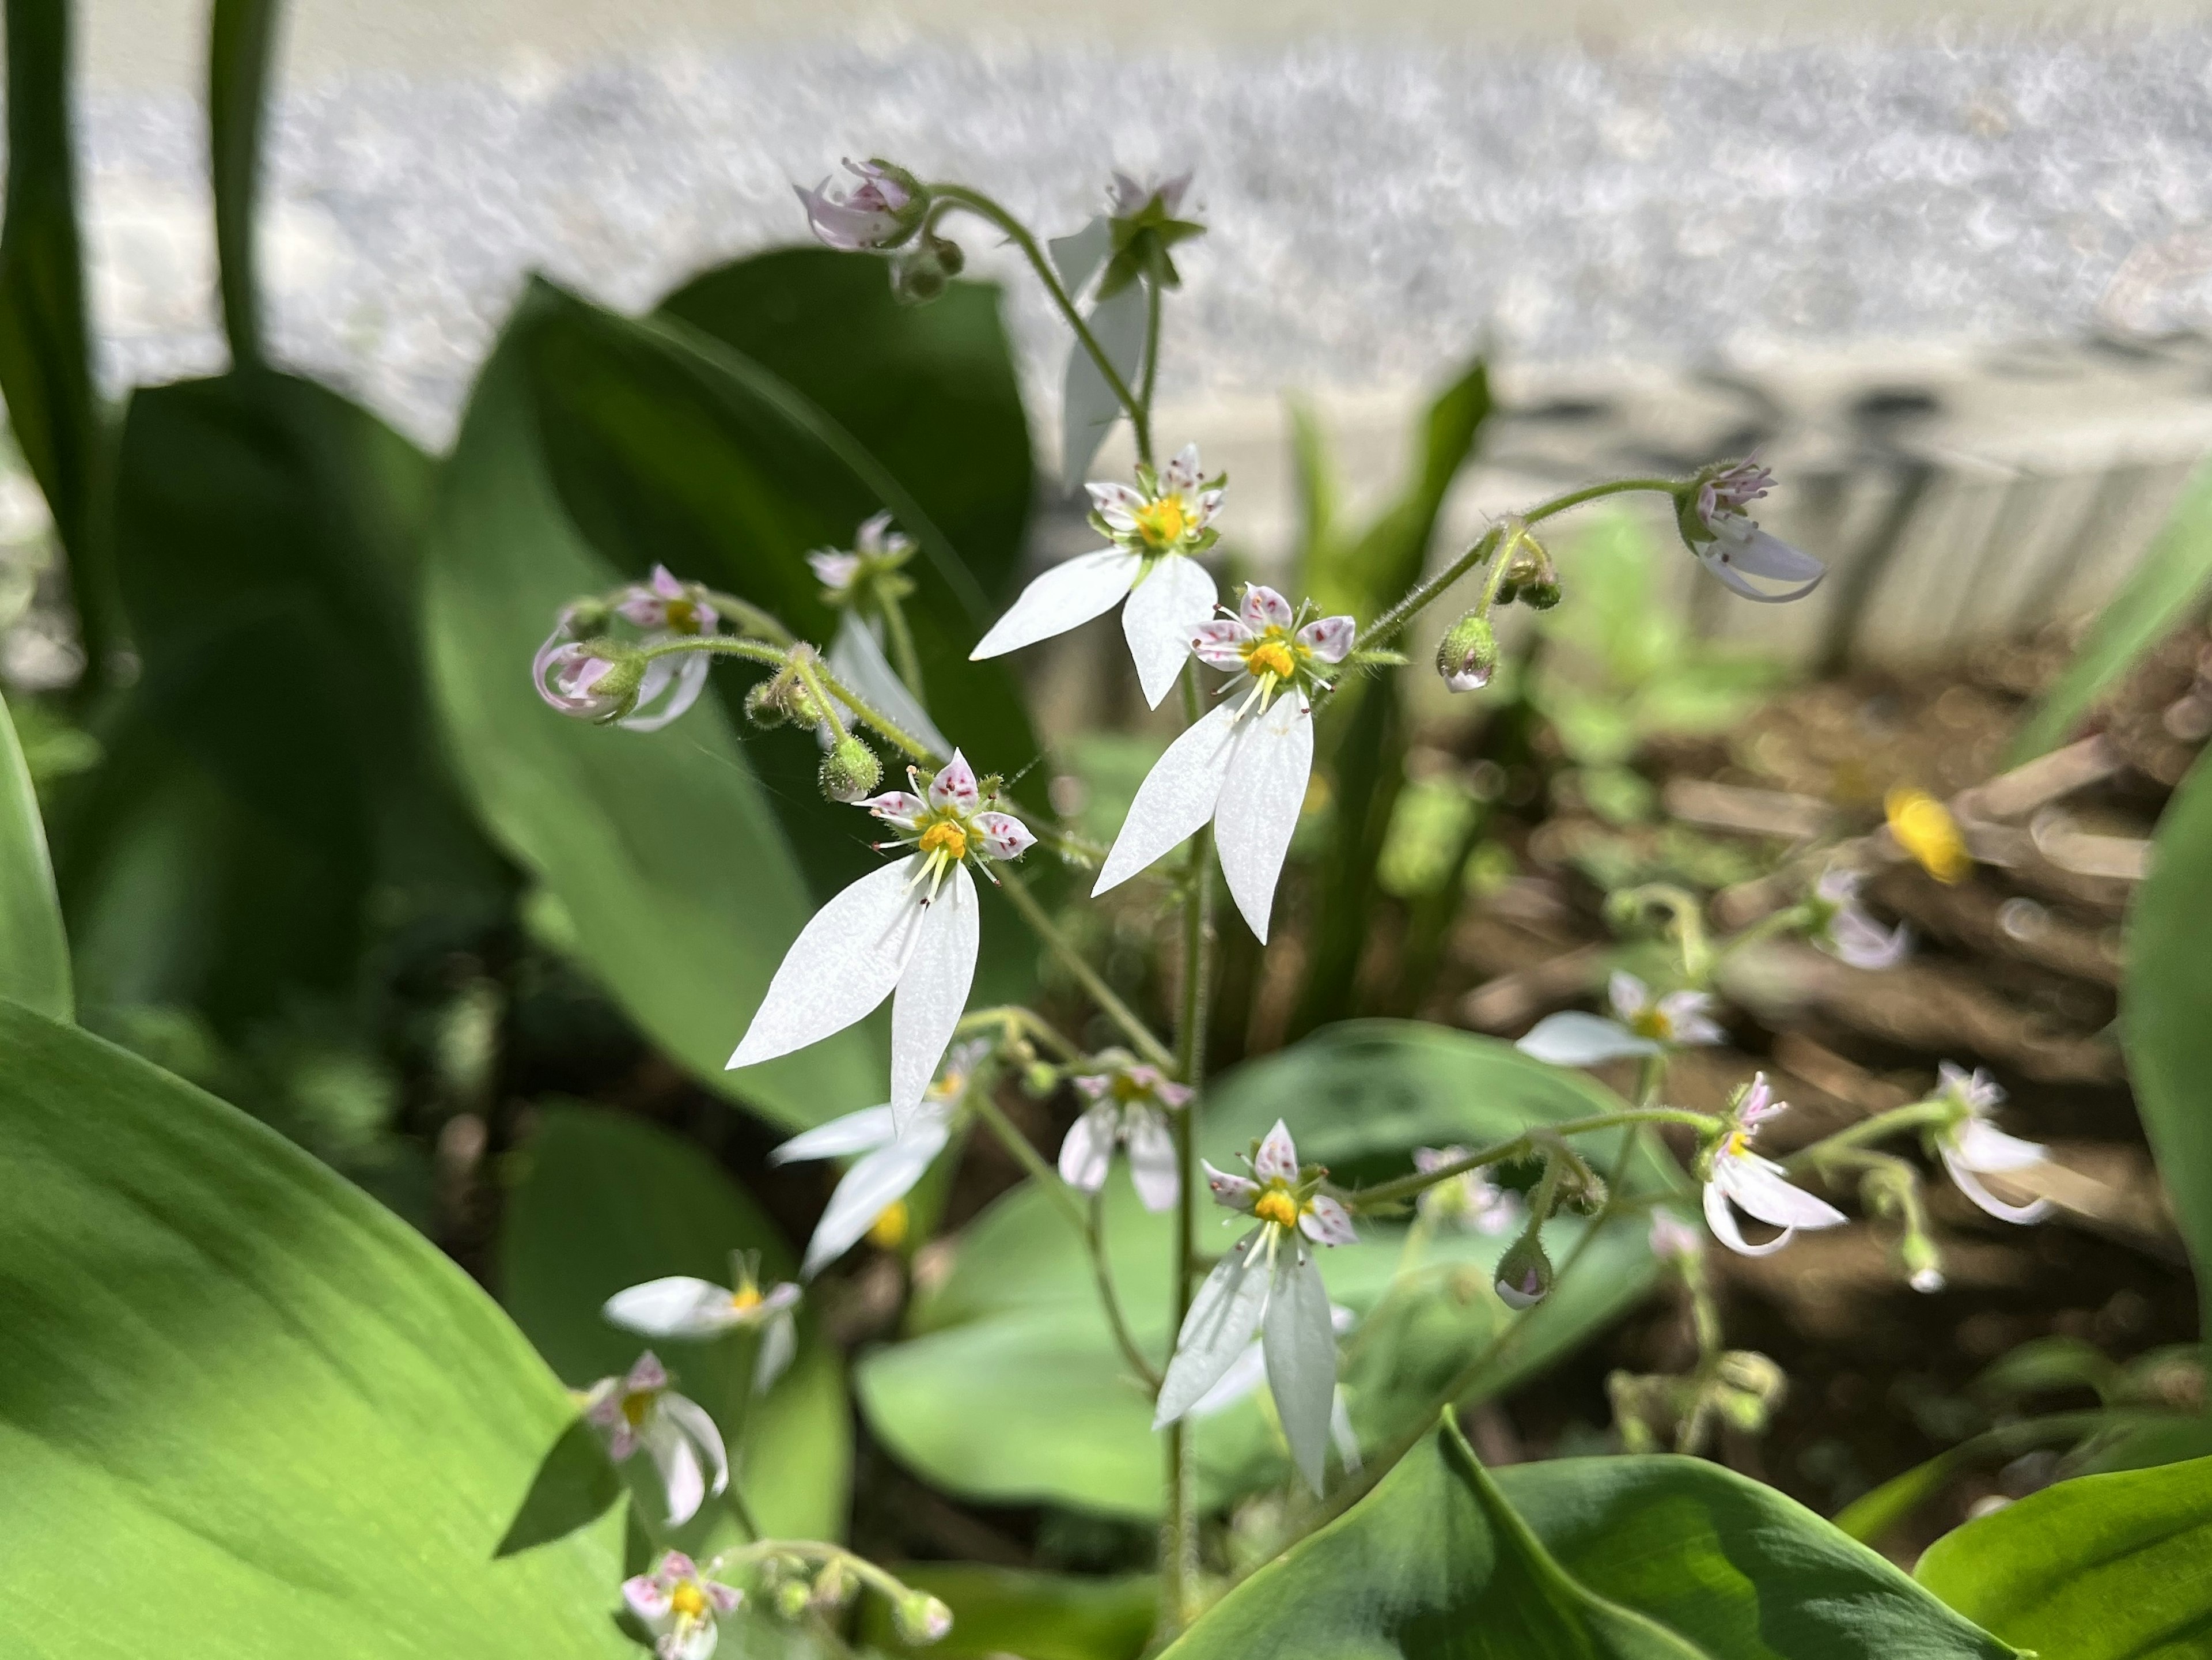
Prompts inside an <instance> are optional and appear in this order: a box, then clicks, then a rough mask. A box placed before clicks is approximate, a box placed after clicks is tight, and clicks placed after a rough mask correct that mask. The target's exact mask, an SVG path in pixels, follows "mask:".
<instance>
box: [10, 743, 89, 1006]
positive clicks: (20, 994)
mask: <svg viewBox="0 0 2212 1660" xmlns="http://www.w3.org/2000/svg"><path fill="white" fill-rule="evenodd" d="M0 997H5V998H9V999H11V1000H14V1001H15V1002H18V1003H21V1004H22V1005H23V1006H25V1007H27V1008H33V1009H36V1010H37V1011H38V1012H40V1013H41V1014H43V1015H46V1016H48V1017H50V1018H53V1019H56V1020H67V1019H69V1018H70V1016H71V1015H72V1013H73V1012H75V999H74V997H73V995H72V994H71V992H70V952H69V937H68V936H67V935H66V934H64V933H63V932H62V909H61V904H60V903H59V902H58V900H57V899H56V898H55V897H54V870H53V866H52V863H51V862H50V861H49V860H47V857H46V827H45V825H44V824H42V823H41V822H40V818H39V798H38V795H37V794H36V792H34V791H33V789H32V787H31V772H30V769H29V768H27V767H26V766H25V765H24V764H23V747H22V745H21V744H19V743H17V742H16V741H15V721H13V720H12V719H11V718H10V717H9V714H8V710H7V706H6V705H5V704H4V703H0Z"/></svg>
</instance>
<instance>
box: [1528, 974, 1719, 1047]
mask: <svg viewBox="0 0 2212 1660" xmlns="http://www.w3.org/2000/svg"><path fill="white" fill-rule="evenodd" d="M1607 1000H1608V1001H1609V1002H1610V1003H1611V1004H1612V1005H1613V1018H1611V1019H1609V1020H1608V1019H1607V1018H1605V1017H1604V1016H1602V1015H1596V1014H1585V1013H1583V1012H1581V1011H1580V1010H1577V1009H1569V1010H1566V1011H1565V1012H1561V1013H1559V1014H1548V1015H1546V1016H1545V1017H1544V1018H1542V1019H1541V1020H1539V1021H1538V1022H1537V1023H1536V1024H1535V1025H1534V1026H1532V1027H1530V1028H1529V1030H1528V1034H1527V1035H1526V1036H1525V1037H1522V1039H1521V1041H1520V1042H1519V1043H1516V1044H1515V1045H1514V1047H1515V1048H1516V1049H1519V1050H1520V1051H1521V1052H1522V1054H1523V1055H1534V1056H1535V1057H1536V1059H1538V1060H1539V1061H1550V1062H1551V1063H1552V1064H1553V1066H1558V1067H1594V1066H1595V1065H1597V1064H1598V1062H1600V1061H1614V1060H1619V1059H1620V1057H1621V1056H1623V1055H1658V1054H1660V1053H1662V1052H1663V1051H1664V1050H1667V1049H1687V1048H1691V1047H1692V1046H1696V1045H1702V1044H1708V1043H1725V1042H1727V1041H1728V1034H1727V1033H1726V1032H1725V1031H1722V1030H1721V1027H1720V1024H1719V1022H1717V1021H1716V1020H1715V1019H1714V1018H1712V1011H1713V1007H1714V1003H1713V999H1712V995H1711V993H1709V992H1702V991H1670V992H1668V994H1666V995H1665V996H1664V997H1662V998H1660V999H1659V1000H1657V1001H1656V1002H1654V1001H1653V1000H1652V998H1651V988H1650V987H1649V986H1647V985H1645V984H1644V982H1642V981H1641V980H1638V978H1637V977H1636V976H1634V975H1632V974H1620V973H1616V974H1615V975H1614V976H1613V980H1612V982H1611V984H1610V985H1609V986H1608V987H1607Z"/></svg>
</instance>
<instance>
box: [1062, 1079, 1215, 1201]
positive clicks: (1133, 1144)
mask: <svg viewBox="0 0 2212 1660" xmlns="http://www.w3.org/2000/svg"><path fill="white" fill-rule="evenodd" d="M1098 1058H1099V1059H1100V1060H1101V1061H1103V1062H1104V1063H1105V1070H1103V1071H1102V1072H1097V1073H1085V1074H1081V1075H1079V1076H1078V1077H1077V1078H1076V1079H1074V1083H1075V1087H1076V1088H1077V1089H1078V1090H1079V1091H1081V1092H1082V1094H1083V1095H1084V1097H1085V1098H1086V1099H1087V1100H1088V1101H1089V1102H1090V1103H1091V1105H1090V1106H1089V1107H1088V1108H1087V1109H1085V1112H1084V1114H1083V1116H1081V1117H1080V1118H1079V1119H1077V1120H1076V1121H1075V1124H1074V1127H1073V1128H1071V1129H1070V1130H1069V1131H1068V1132H1067V1136H1066V1140H1063V1141H1062V1142H1061V1143H1060V1179H1061V1180H1062V1181H1064V1182H1066V1183H1067V1184H1068V1185H1069V1186H1070V1187H1072V1188H1080V1189H1083V1190H1084V1191H1085V1193H1096V1192H1097V1191H1098V1190H1099V1189H1101V1188H1103V1187H1104V1186H1105V1185H1106V1171H1107V1168H1108V1166H1109V1164H1111V1163H1112V1160H1113V1157H1114V1149H1115V1147H1117V1146H1124V1147H1127V1149H1128V1153H1129V1180H1130V1182H1131V1183H1133V1184H1134V1186H1135V1188H1136V1189H1137V1197H1138V1198H1139V1200H1141V1201H1143V1203H1144V1206H1145V1208H1146V1210H1172V1209H1173V1208H1174V1207H1175V1202H1176V1199H1177V1198H1178V1197H1180V1196H1181V1195H1182V1178H1181V1176H1180V1175H1179V1173H1178V1172H1177V1170H1176V1144H1175V1131H1174V1130H1173V1129H1172V1128H1170V1120H1169V1115H1170V1113H1173V1112H1177V1111H1180V1110H1182V1108H1183V1107H1185V1106H1187V1105H1188V1104H1189V1103H1190V1091H1188V1089H1186V1088H1185V1087H1184V1086H1183V1085H1181V1084H1178V1083H1176V1082H1174V1081H1173V1080H1172V1079H1170V1078H1169V1077H1168V1076H1167V1074H1166V1073H1163V1072H1162V1071H1161V1070H1160V1069H1159V1068H1158V1067H1150V1066H1146V1065H1144V1064H1143V1063H1142V1062H1140V1061H1138V1060H1137V1059H1136V1058H1135V1057H1134V1056H1133V1055H1128V1054H1127V1053H1126V1052H1123V1051H1118V1050H1109V1051H1108V1052H1107V1053H1106V1054H1104V1055H1100V1056H1099V1057H1098Z"/></svg>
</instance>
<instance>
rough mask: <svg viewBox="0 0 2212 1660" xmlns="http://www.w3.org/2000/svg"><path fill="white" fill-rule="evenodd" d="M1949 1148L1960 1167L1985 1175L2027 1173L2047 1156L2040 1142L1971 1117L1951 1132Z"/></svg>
mask: <svg viewBox="0 0 2212 1660" xmlns="http://www.w3.org/2000/svg"><path fill="white" fill-rule="evenodd" d="M1950 1145H1951V1146H1952V1148H1953V1149H1954V1151H1955V1152H1957V1153H1958V1155H1959V1162H1960V1164H1964V1165H1965V1166H1966V1168H1967V1169H1968V1170H1971V1171H1982V1172H1983V1173H1984V1174H1985V1175H1986V1174H1989V1173H1990V1172H1992V1171H1996V1172H2002V1171H2011V1170H2026V1169H2027V1167H2028V1166H2029V1165H2030V1164H2041V1163H2042V1162H2043V1161H2044V1159H2045V1158H2046V1157H2047V1156H2048V1155H2047V1154H2046V1152H2045V1150H2044V1149H2043V1148H2042V1147H2041V1146H2039V1145H2038V1144H2037V1143H2035V1142H2033V1141H2023V1140H2021V1138H2020V1137H2019V1136H2017V1135H2007V1134H2005V1133H2004V1132H2003V1131H2002V1130H2001V1129H1999V1128H1997V1127H1996V1125H1995V1124H1990V1123H1984V1122H1983V1121H1982V1120H1980V1119H1978V1118H1969V1119H1968V1120H1966V1122H1965V1123H1963V1124H1961V1125H1960V1126H1959V1128H1957V1129H1956V1130H1954V1132H1952V1138H1951V1143H1950Z"/></svg>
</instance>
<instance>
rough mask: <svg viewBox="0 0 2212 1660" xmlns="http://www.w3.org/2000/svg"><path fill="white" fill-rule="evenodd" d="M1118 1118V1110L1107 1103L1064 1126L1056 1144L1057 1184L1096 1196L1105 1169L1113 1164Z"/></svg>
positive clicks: (1102, 1183) (1101, 1183)
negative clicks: (1058, 1172) (1059, 1182)
mask: <svg viewBox="0 0 2212 1660" xmlns="http://www.w3.org/2000/svg"><path fill="white" fill-rule="evenodd" d="M1120 1125H1121V1109H1120V1108H1118V1107H1116V1106H1115V1105H1114V1104H1113V1103H1112V1102H1110V1101H1108V1102H1102V1103H1101V1104H1098V1105H1097V1106H1095V1107H1092V1108H1091V1110H1089V1111H1087V1112H1085V1114H1084V1115H1083V1116H1081V1117H1080V1118H1079V1119H1077V1120H1076V1121H1075V1122H1073V1124H1071V1125H1069V1126H1068V1128H1067V1134H1066V1136H1065V1137H1064V1138H1063V1139H1062V1140H1061V1141H1060V1180H1061V1181H1063V1182H1065V1183H1067V1185H1068V1186H1069V1187H1071V1188H1080V1189H1083V1191H1084V1192H1085V1193H1096V1192H1097V1191H1098V1189H1101V1188H1103V1187H1104V1186H1105V1185H1106V1170H1107V1167H1108V1165H1109V1164H1111V1163H1112V1162H1113V1158H1114V1141H1115V1131H1116V1130H1117V1129H1118V1128H1120Z"/></svg>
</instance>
